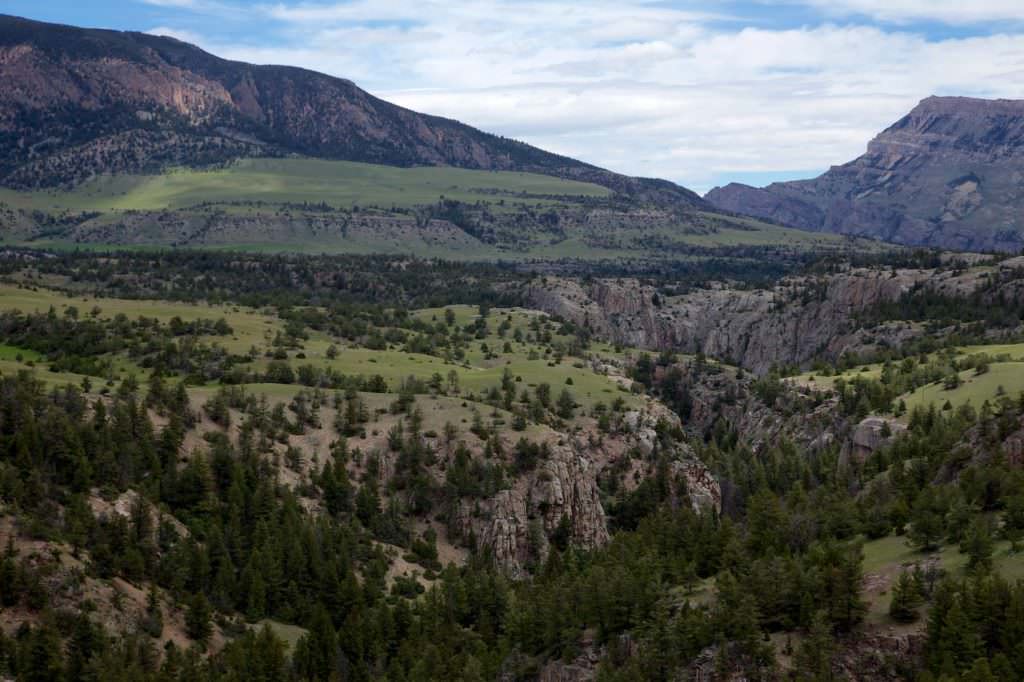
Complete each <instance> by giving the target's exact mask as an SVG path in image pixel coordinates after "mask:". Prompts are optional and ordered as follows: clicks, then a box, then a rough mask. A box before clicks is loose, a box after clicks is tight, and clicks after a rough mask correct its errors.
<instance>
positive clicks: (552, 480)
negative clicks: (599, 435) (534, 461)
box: [456, 447, 609, 577]
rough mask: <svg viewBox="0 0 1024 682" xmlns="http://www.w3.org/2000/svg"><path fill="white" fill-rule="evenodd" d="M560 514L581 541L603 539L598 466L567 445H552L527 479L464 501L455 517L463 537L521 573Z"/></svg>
mask: <svg viewBox="0 0 1024 682" xmlns="http://www.w3.org/2000/svg"><path fill="white" fill-rule="evenodd" d="M563 516H564V517H565V518H566V519H567V520H568V522H569V526H570V537H571V539H572V541H573V543H574V544H576V545H578V546H580V547H587V548H593V547H598V546H600V545H603V544H604V543H606V542H608V538H609V535H608V525H607V521H606V518H605V512H604V507H603V506H602V505H601V497H600V491H599V490H598V487H597V468H596V466H595V464H594V463H593V462H592V461H591V460H590V459H589V458H587V457H586V456H584V455H582V454H579V453H578V452H577V451H576V449H575V448H572V447H555V448H552V456H551V458H550V459H548V460H545V461H543V462H541V463H540V464H539V465H538V467H537V470H536V471H534V472H533V473H532V474H531V475H530V476H529V477H527V478H526V479H523V480H520V481H517V483H516V485H515V486H514V487H513V488H511V489H508V490H502V491H499V492H498V493H497V494H496V495H494V497H491V498H489V499H487V500H483V501H481V502H472V501H468V500H466V501H463V502H462V504H461V507H460V509H459V513H458V519H457V521H456V524H457V526H458V527H459V534H460V535H461V536H462V537H470V536H472V537H473V538H475V540H476V544H477V546H478V547H481V548H487V549H489V550H490V552H491V554H492V556H493V558H494V561H495V562H496V563H497V564H498V565H499V566H501V567H502V568H504V569H505V570H506V571H507V572H508V573H509V574H510V575H511V576H513V577H522V576H523V575H525V573H526V567H527V566H528V565H529V564H530V562H531V561H536V562H542V561H544V559H545V558H546V557H547V555H548V551H549V542H548V536H549V535H550V534H552V533H554V532H555V530H556V529H557V528H558V526H559V524H560V523H561V522H562V518H563Z"/></svg>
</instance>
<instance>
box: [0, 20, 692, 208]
mask: <svg viewBox="0 0 1024 682" xmlns="http://www.w3.org/2000/svg"><path fill="white" fill-rule="evenodd" d="M0 83H3V88H0V141H2V142H3V144H2V145H0V183H2V184H4V185H7V186H11V187H21V188H24V187H37V186H53V185H61V184H73V183H76V182H79V181H82V180H85V179H87V178H89V177H91V176H92V175H96V174H99V173H117V172H140V171H146V172H150V171H156V170H160V169H161V168H165V167H167V166H171V165H190V166H192V165H209V164H213V163H221V162H225V161H230V160H233V159H238V158H241V157H245V156H258V155H264V156H266V155H283V154H302V155H307V156H313V157H319V158H328V159H345V160H350V161H364V162H368V163H381V164H388V165H395V166H415V165H426V166H433V165H450V166H457V167H461V168H475V169H483V170H520V171H532V172H538V173H545V174H549V175H556V176H559V177H567V178H574V179H577V180H583V181H587V182H594V183H597V184H600V185H604V186H606V187H609V188H611V189H613V190H615V191H617V192H621V193H625V194H629V195H631V196H636V197H640V198H643V199H646V200H649V201H652V202H654V203H661V204H664V205H667V206H681V205H682V206H699V207H702V208H707V204H706V203H705V202H704V201H703V200H702V199H701V198H700V197H699V196H697V195H696V194H694V193H693V192H691V191H689V190H687V189H684V188H682V187H678V186H676V185H674V184H672V183H670V182H666V181H661V180H647V179H639V178H629V177H626V176H622V175H618V174H615V173H611V172H609V171H606V170H603V169H601V168H597V167H595V166H591V165H589V164H586V163H582V162H580V161H576V160H574V159H570V158H566V157H563V156H558V155H556V154H551V153H549V152H545V151H542V150H540V149H537V148H535V147H531V146H529V145H526V144H523V143H521V142H516V141H515V140H510V139H507V138H503V137H498V136H496V135H490V134H487V133H484V132H481V131H479V130H476V129H474V128H471V127H469V126H467V125H464V124H462V123H459V122H457V121H452V120H449V119H444V118H439V117H436V116H428V115H425V114H419V113H416V112H414V111H409V110H408V109H403V108H401V107H398V106H395V105H393V104H391V103H389V102H385V101H383V100H381V99H378V98H376V97H374V96H372V95H370V94H369V93H367V92H365V91H363V90H361V89H359V88H358V87H356V85H355V84H354V83H352V82H351V81H348V80H344V79H341V78H333V77H331V76H327V75H324V74H320V73H315V72H313V71H307V70H305V69H297V68H291V67H281V66H256V65H252V64H244V63H241V62H232V61H227V60H224V59H220V58H218V57H215V56H213V55H211V54H208V53H206V52H204V51H202V50H200V49H199V48H197V47H195V46H192V45H188V44H186V43H183V42H181V41H178V40H174V39H172V38H164V37H158V36H151V35H147V34H143V33H122V32H117V31H103V30H93V29H80V28H75V27H71V26H61V25H57V24H44V23H40V22H35V21H29V20H27V19H20V18H17V17H10V16H3V15H0Z"/></svg>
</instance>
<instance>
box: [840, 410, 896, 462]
mask: <svg viewBox="0 0 1024 682" xmlns="http://www.w3.org/2000/svg"><path fill="white" fill-rule="evenodd" d="M906 430H907V427H906V425H905V424H903V423H902V422H900V421H899V420H897V419H892V418H889V417H876V416H873V417H867V418H865V419H864V420H863V421H861V422H860V423H859V424H857V426H856V427H854V429H853V433H852V434H851V436H850V448H849V450H850V455H851V456H852V457H853V458H854V459H856V460H857V461H859V462H863V461H864V460H865V459H867V457H868V456H870V455H871V453H873V452H877V451H878V450H881V449H882V448H884V447H886V446H887V445H889V444H890V443H892V441H893V440H894V439H895V438H896V437H897V436H898V435H899V434H900V433H902V432H903V431H906Z"/></svg>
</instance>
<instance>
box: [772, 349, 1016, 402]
mask: <svg viewBox="0 0 1024 682" xmlns="http://www.w3.org/2000/svg"><path fill="white" fill-rule="evenodd" d="M979 353H986V354H988V355H989V356H991V357H993V358H996V357H1000V356H1008V357H1009V361H1005V362H992V363H991V364H990V365H989V371H988V372H987V373H985V374H981V375H977V374H975V372H974V370H965V371H963V372H960V378H961V379H963V384H962V385H961V386H960V387H958V388H955V389H953V390H946V389H945V388H944V387H943V386H942V383H941V382H939V383H933V384H928V385H926V386H921V387H920V388H918V389H917V390H915V391H911V392H910V393H907V394H905V395H903V396H902V398H903V400H904V401H905V402H906V404H907V408H908V412H909V411H910V410H912V409H913V408H914V407H915V406H917V405H921V406H924V407H927V406H928V405H929V404H931V403H935V405H936V406H937V407H942V406H943V405H944V404H945V403H946V401H947V400H948V401H949V403H950V405H952V407H954V408H956V407H958V406H959V405H962V404H964V403H966V402H970V403H971V404H972V405H974V406H975V407H979V406H980V405H981V404H982V403H983V402H984V401H986V400H991V399H993V398H995V397H997V396H998V395H999V391H1000V389H1002V391H1003V392H1005V393H1006V394H1008V395H1011V396H1013V395H1017V394H1018V393H1020V392H1021V391H1024V343H1010V344H1005V343H1004V344H992V345H982V346H965V347H963V348H960V349H958V350H957V354H956V357H958V358H964V357H966V356H969V355H976V354H979ZM881 373H882V365H881V364H879V363H874V364H870V365H862V366H860V367H854V368H853V369H849V370H847V371H845V372H842V373H840V374H837V375H834V376H829V377H826V376H821V375H820V374H818V373H816V372H813V371H812V372H805V373H803V374H800V375H797V376H795V377H793V378H792V381H793V382H794V383H797V384H800V385H803V386H810V387H813V388H818V389H823V390H827V389H831V388H832V387H833V386H834V385H835V381H836V379H838V378H840V377H842V378H844V379H846V380H847V381H849V380H851V379H853V378H854V377H858V376H860V377H864V378H868V379H877V378H878V377H879V376H880V375H881Z"/></svg>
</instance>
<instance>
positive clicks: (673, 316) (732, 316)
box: [527, 259, 1022, 373]
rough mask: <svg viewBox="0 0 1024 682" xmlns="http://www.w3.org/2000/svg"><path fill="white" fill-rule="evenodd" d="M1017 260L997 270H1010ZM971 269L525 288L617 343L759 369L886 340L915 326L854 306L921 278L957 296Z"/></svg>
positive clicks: (1016, 288)
mask: <svg viewBox="0 0 1024 682" xmlns="http://www.w3.org/2000/svg"><path fill="white" fill-rule="evenodd" d="M1019 267H1020V261H1018V259H1008V260H1006V261H1004V262H1003V263H1002V264H1001V265H1000V268H999V270H1000V271H1001V272H1005V273H1012V272H1014V271H1015V269H1017V268H1019ZM984 282H985V279H984V277H983V276H982V275H979V274H978V273H977V272H970V271H966V272H963V273H956V272H954V271H951V270H945V271H941V272H939V271H935V270H928V269H905V270H895V271H890V270H878V269H867V268H858V269H852V270H849V271H846V272H840V273H837V274H832V275H828V276H822V277H799V278H790V279H786V280H783V281H781V282H780V283H779V284H777V285H776V286H775V287H773V288H771V289H755V290H748V289H734V288H730V287H728V286H725V285H717V286H712V287H710V288H708V289H700V290H695V291H692V292H690V293H687V294H685V295H682V296H674V297H671V298H669V297H664V296H662V297H658V298H657V303H656V298H655V293H656V292H655V290H654V288H653V287H651V286H647V285H644V284H641V283H640V282H638V281H637V280H633V279H616V280H610V279H606V280H595V281H592V282H589V283H586V284H584V283H581V282H579V281H573V280H564V279H556V278H547V279H546V280H544V281H540V282H535V283H533V284H531V285H530V287H529V289H528V290H527V297H528V299H529V301H530V303H531V305H532V306H534V307H536V308H539V309H540V310H543V311H545V312H547V313H550V314H552V315H558V316H561V317H564V318H566V319H569V320H572V321H573V322H574V323H576V324H579V325H583V326H587V327H589V328H590V329H592V330H593V331H594V332H595V333H596V334H597V335H598V336H600V337H602V338H606V339H609V340H611V341H613V342H615V343H620V344H622V345H625V346H634V347H639V348H648V349H651V350H672V351H681V352H685V353H695V352H697V351H703V352H704V353H706V354H707V355H709V356H711V357H713V358H719V359H722V360H727V361H730V362H732V363H735V364H739V365H741V366H743V367H745V368H747V369H751V370H753V371H755V372H758V373H762V372H765V371H767V370H768V369H769V368H770V367H771V366H772V365H773V364H777V365H805V364H807V363H809V362H810V361H812V360H815V359H818V358H823V359H828V360H835V359H836V358H838V357H839V356H840V355H842V354H843V353H844V352H846V351H857V352H862V351H870V350H873V349H875V348H876V347H877V346H878V345H879V344H888V345H892V346H896V345H899V344H900V343H902V342H904V341H906V340H908V339H910V338H913V337H915V336H917V335H919V334H921V333H922V330H921V329H920V328H918V327H915V326H914V325H910V324H904V323H899V322H893V323H888V324H885V325H881V326H879V327H876V328H874V329H871V330H870V331H869V330H866V329H864V328H863V327H862V326H861V325H860V324H859V323H858V322H856V320H855V316H856V315H857V313H860V312H863V311H865V310H867V309H870V308H872V307H873V306H875V305H877V304H879V303H885V302H891V301H895V300H897V299H899V298H900V296H902V295H903V294H905V293H907V292H909V291H911V290H912V289H914V288H915V287H918V286H923V287H927V288H928V289H931V290H933V291H935V292H938V293H942V294H945V295H950V296H963V295H966V294H968V293H971V292H973V291H974V290H975V289H976V288H978V287H979V286H981V285H982V284H984ZM1021 283H1022V280H1021V279H1020V277H1019V276H1018V277H1016V278H1013V279H1008V280H1007V281H1006V282H1004V283H1002V284H1001V285H1000V289H999V292H1000V293H999V295H1001V296H1004V297H1007V296H1015V295H1019V294H1020V293H1021V290H1020V284H1021Z"/></svg>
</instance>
